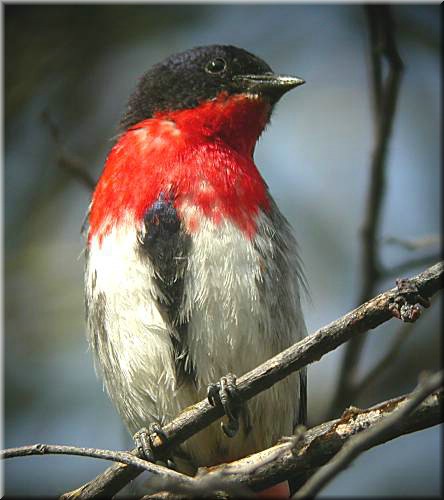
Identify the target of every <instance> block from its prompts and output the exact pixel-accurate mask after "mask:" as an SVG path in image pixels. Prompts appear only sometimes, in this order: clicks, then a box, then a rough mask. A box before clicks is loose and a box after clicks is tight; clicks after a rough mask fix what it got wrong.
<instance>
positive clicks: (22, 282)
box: [4, 4, 442, 497]
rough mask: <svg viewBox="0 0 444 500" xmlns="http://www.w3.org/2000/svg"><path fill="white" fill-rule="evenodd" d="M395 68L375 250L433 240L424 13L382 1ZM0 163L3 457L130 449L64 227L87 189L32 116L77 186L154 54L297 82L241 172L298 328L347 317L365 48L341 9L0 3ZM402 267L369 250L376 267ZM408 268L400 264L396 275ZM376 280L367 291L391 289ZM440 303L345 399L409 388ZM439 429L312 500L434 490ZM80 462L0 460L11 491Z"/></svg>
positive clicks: (312, 403) (426, 362)
mask: <svg viewBox="0 0 444 500" xmlns="http://www.w3.org/2000/svg"><path fill="white" fill-rule="evenodd" d="M393 15H394V18H395V22H396V24H397V43H398V48H399V52H400V55H401V57H402V59H403V61H404V63H405V66H406V69H405V73H404V78H403V81H402V83H401V92H400V98H399V106H398V112H397V115H396V119H395V123H394V131H393V136H392V140H391V142H390V145H389V155H388V165H387V169H388V171H387V195H386V199H385V202H384V204H383V214H384V215H383V224H382V231H381V232H382V234H381V236H383V237H398V238H403V239H409V240H410V239H417V238H422V237H428V236H429V235H439V233H440V216H439V214H440V210H439V208H440V186H441V178H440V177H441V171H440V137H441V135H440V134H441V122H440V110H441V109H442V108H441V102H440V83H441V82H440V35H441V33H440V30H441V27H440V12H439V6H438V5H436V6H432V5H428V6H415V5H404V6H398V5H396V6H393ZM4 35H5V37H4V40H5V51H4V53H5V101H4V104H5V109H4V113H5V115H4V116H5V129H4V134H5V135H4V137H5V155H4V159H5V170H4V203H5V211H4V229H5V237H4V242H5V249H4V250H5V253H4V276H5V284H4V375H5V376H4V382H5V387H4V398H5V406H4V410H5V420H4V423H5V429H4V441H5V442H4V446H5V447H12V446H19V445H24V444H31V443H37V442H43V443H54V444H55V443H57V444H72V445H77V446H88V447H97V448H107V449H124V448H127V447H128V446H130V441H129V438H128V436H127V434H126V431H125V430H124V428H123V426H122V425H121V423H120V419H119V417H118V416H117V414H116V412H115V410H114V408H113V407H112V406H111V403H110V402H109V401H108V398H107V396H106V395H105V394H104V392H103V391H102V386H101V382H100V381H99V380H98V379H97V378H96V377H95V374H94V368H93V362H92V356H91V353H90V352H88V349H87V343H86V339H85V325H84V309H83V265H84V262H83V255H82V251H83V246H84V242H83V239H82V236H81V234H80V228H81V225H82V222H83V219H84V216H85V213H86V210H87V206H88V203H89V197H90V192H89V191H88V189H87V188H86V187H85V186H84V185H82V184H81V183H79V182H78V181H77V180H75V179H74V178H73V177H72V175H70V174H69V172H67V171H66V170H63V169H60V168H59V167H58V165H57V157H58V152H59V151H58V147H57V145H56V144H55V142H54V139H53V137H52V136H51V133H50V131H49V129H48V126H47V124H45V122H44V121H43V120H42V113H44V112H49V113H50V115H51V117H52V119H53V121H54V122H55V123H57V124H58V132H59V135H60V140H61V141H62V143H63V147H64V149H65V151H66V154H67V155H69V156H72V157H75V158H77V159H79V160H80V161H81V162H82V163H83V164H84V165H85V168H86V169H87V170H88V171H89V173H90V174H91V176H93V177H94V178H95V179H97V177H98V176H99V174H100V171H101V168H102V165H103V162H104V159H105V157H106V154H107V152H108V150H109V149H110V147H111V146H112V144H113V137H115V134H116V127H117V123H118V120H119V117H120V114H121V113H122V111H123V108H124V106H125V103H126V100H127V98H128V95H129V93H130V92H131V91H132V89H133V88H134V86H135V83H136V81H137V78H138V77H139V76H141V74H142V73H143V72H144V71H145V70H146V69H148V67H150V66H151V65H152V64H153V63H156V62H158V61H160V60H161V59H163V58H164V57H166V56H168V55H170V54H171V53H174V52H177V51H181V50H185V49H187V48H190V47H192V46H196V45H205V44H211V43H227V44H234V45H238V46H240V47H243V48H245V49H247V50H249V51H251V52H254V53H255V54H257V55H258V56H260V57H262V58H263V59H265V60H266V61H267V62H268V63H270V65H271V66H272V68H273V69H274V70H276V71H279V72H283V73H290V74H296V75H298V76H301V77H303V78H304V79H305V80H306V81H307V84H306V85H304V86H303V87H301V88H299V89H297V90H296V91H294V92H291V93H290V94H288V95H287V96H285V98H284V99H283V101H282V102H281V103H280V104H279V105H278V107H277V109H276V112H275V114H274V119H273V123H272V125H271V126H270V127H269V129H268V131H267V132H266V133H265V134H264V135H263V136H262V137H261V139H260V142H259V144H258V146H257V149H256V154H255V159H256V164H257V165H258V166H259V168H260V170H261V172H262V175H263V176H264V178H265V179H266V181H267V183H268V185H269V186H270V189H271V192H272V193H273V195H274V197H275V199H276V201H277V202H278V204H279V205H280V207H281V209H282V211H283V212H284V213H285V214H286V216H287V217H288V219H289V220H290V222H291V223H292V225H293V227H294V228H295V232H296V235H297V238H298V241H299V243H300V246H301V252H302V257H303V260H304V263H305V270H306V275H307V279H308V282H309V285H310V291H311V300H307V301H306V302H305V313H306V318H307V324H308V329H309V331H310V332H314V331H315V330H316V329H317V328H319V327H321V326H323V325H325V324H327V323H328V322H330V321H332V320H334V319H336V318H337V317H339V316H340V315H342V314H344V313H345V312H347V311H348V310H350V309H351V308H353V307H354V306H355V305H356V301H357V296H358V293H359V286H360V284H361V276H360V237H359V228H360V225H361V222H362V220H363V216H364V209H365V200H366V192H367V187H368V181H369V164H370V157H371V150H372V145H373V131H374V129H373V121H372V102H371V89H370V78H369V57H368V54H369V42H368V30H367V23H366V17H365V14H364V10H363V8H362V7H361V6H358V5H340V6H326V5H323V6H320V5H310V6H309V5H288V4H287V5H279V6H278V5H217V4H213V5H198V4H194V5H165V4H164V5H127V6H123V5H78V6H69V5H58V6H57V5H51V6H50V5H40V6H39V5H32V6H26V5H11V4H10V5H6V6H5V7H4ZM433 252H435V253H437V252H438V245H435V247H433V248H430V247H428V248H426V249H423V250H421V251H417V252H415V253H414V254H412V252H411V251H408V250H406V249H405V248H402V247H400V246H399V245H388V244H383V245H382V260H383V263H384V264H385V265H386V266H391V265H397V264H399V263H401V262H404V261H405V260H406V259H409V258H411V257H412V256H413V255H414V256H421V255H428V254H430V253H433ZM420 270H421V268H420V267H419V268H418V267H417V268H411V269H410V270H409V271H407V272H406V273H405V274H406V275H407V276H410V275H412V274H415V273H416V272H419V271H420ZM393 284H394V283H393V278H391V279H390V280H385V281H384V280H383V281H381V282H379V283H378V288H379V289H381V290H382V289H385V288H388V287H391V286H393ZM439 302H440V299H439V298H438V299H437V300H435V301H434V305H433V307H432V308H431V309H430V310H429V311H427V313H426V314H424V316H423V318H421V319H420V320H419V321H418V323H417V325H415V327H414V330H413V332H412V334H411V335H410V336H409V337H408V339H407V340H406V342H405V343H404V345H403V348H402V350H401V352H400V353H399V355H398V356H397V357H396V360H395V361H394V362H392V363H391V364H390V366H389V367H388V369H387V370H386V371H385V372H384V373H383V374H382V375H381V377H380V378H379V379H378V380H377V381H376V382H375V384H373V385H372V386H371V387H369V388H368V390H367V391H365V392H364V393H363V394H361V395H360V397H359V400H357V401H355V404H357V405H358V406H362V407H365V406H368V405H371V404H375V403H377V402H378V401H382V400H384V399H387V398H389V397H394V396H397V395H400V394H403V393H405V392H408V391H410V390H411V389H413V387H414V386H415V384H416V381H417V377H418V374H419V373H420V372H421V371H423V370H433V369H436V368H437V367H438V366H439V365H440V355H439V353H440V347H441V346H440V312H439V309H440V303H439ZM399 326H400V324H399V322H395V321H391V322H389V323H388V324H386V325H384V326H383V327H381V328H379V329H378V330H377V331H375V332H374V333H372V334H371V335H370V336H369V338H368V341H367V344H366V347H365V350H364V353H363V357H362V361H361V363H360V368H359V370H360V374H365V373H366V372H367V370H368V369H369V368H371V367H372V366H373V365H374V363H375V362H377V360H378V359H380V357H381V356H383V354H384V353H385V352H386V350H387V348H388V346H389V344H390V342H391V339H392V338H393V335H394V334H395V332H396V331H397V329H398V328H399ZM342 354H343V348H341V349H338V350H336V351H334V352H333V353H330V354H328V355H327V356H325V357H324V358H322V360H321V361H320V362H318V363H315V364H313V365H311V366H310V367H309V418H310V424H311V425H313V424H316V423H319V422H320V421H322V420H323V419H325V415H326V412H327V411H328V408H329V404H330V403H331V399H332V395H333V392H334V388H335V382H336V380H337V375H338V370H339V366H340V361H341V358H342ZM440 448H441V428H440V427H434V428H432V429H429V430H426V431H422V432H419V433H416V434H414V435H411V436H407V437H402V438H399V439H397V440H395V441H393V442H391V443H388V444H385V445H383V446H379V447H377V448H375V449H373V450H371V451H370V452H367V453H365V454H364V455H363V456H361V457H360V458H359V459H358V460H357V461H356V462H354V463H353V465H352V466H351V467H350V468H349V469H347V471H346V472H344V473H342V474H341V475H339V476H338V477H337V478H336V479H335V480H334V481H333V482H332V483H331V484H330V485H329V486H328V487H327V488H325V489H324V491H323V492H322V494H323V495H330V496H331V495H339V496H345V495H351V496H356V495H358V494H365V495H369V496H376V495H382V496H390V495H402V496H405V495H413V496H416V495H420V496H427V495H438V494H440V492H441V472H440V471H441V465H442V464H441V461H442V456H441V452H440ZM107 465H108V464H107V463H104V462H100V461H95V460H92V459H87V458H74V457H61V456H59V457H31V458H20V459H19V458H16V459H13V460H10V461H7V463H6V464H5V467H4V480H5V492H6V494H7V495H10V496H19V495H21V496H27V497H29V496H42V495H58V494H60V493H62V492H64V491H68V490H71V489H74V488H76V487H78V486H80V484H82V483H83V482H85V481H87V480H89V479H91V478H92V477H93V476H94V475H95V474H97V473H99V472H100V471H102V470H104V469H105V467H106V466H107Z"/></svg>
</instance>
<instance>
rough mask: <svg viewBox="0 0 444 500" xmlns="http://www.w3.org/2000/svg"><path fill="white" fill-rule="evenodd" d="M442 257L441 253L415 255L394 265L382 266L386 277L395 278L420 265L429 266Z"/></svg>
mask: <svg viewBox="0 0 444 500" xmlns="http://www.w3.org/2000/svg"><path fill="white" fill-rule="evenodd" d="M440 258H441V255H440V254H433V255H424V256H423V257H413V258H412V259H409V260H406V261H404V262H401V264H397V265H395V266H392V267H384V268H382V273H383V276H384V278H394V277H398V276H402V275H403V274H404V273H406V272H408V271H410V270H411V269H415V267H416V268H418V267H424V266H429V265H430V264H431V263H432V262H436V261H437V260H438V259H440Z"/></svg>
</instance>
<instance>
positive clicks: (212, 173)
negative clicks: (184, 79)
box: [88, 93, 270, 240]
mask: <svg viewBox="0 0 444 500" xmlns="http://www.w3.org/2000/svg"><path fill="white" fill-rule="evenodd" d="M269 113H270V105H269V104H268V103H267V102H266V101H264V100H262V99H259V98H255V97H252V96H247V95H239V94H237V95H231V96H230V95H227V94H225V93H222V94H220V95H219V96H218V98H216V99H214V100H210V101H206V102H204V103H202V104H201V105H199V106H198V107H196V108H193V109H185V110H176V111H171V112H168V111H166V112H165V111H164V112H161V113H157V114H155V115H154V116H153V118H150V119H147V120H144V121H141V122H139V123H138V124H136V125H135V126H133V127H131V128H130V129H129V130H128V131H127V132H125V133H124V134H123V135H122V136H121V137H120V139H119V140H118V142H117V143H116V144H115V146H114V147H113V148H112V150H111V152H110V154H109V155H108V158H107V160H106V164H105V168H104V171H103V174H102V176H101V178H100V180H99V182H98V184H97V187H96V190H95V192H94V195H93V199H92V204H91V210H90V216H89V223H90V230H89V235H88V239H89V240H90V239H91V238H92V236H93V235H98V236H99V239H100V240H101V239H102V238H103V236H104V235H106V234H107V233H108V232H109V231H110V230H111V228H112V227H113V225H116V224H119V222H120V221H121V220H122V218H124V217H128V214H130V216H132V217H134V218H135V220H136V222H137V221H141V220H143V217H144V214H145V213H146V211H147V209H148V208H149V207H150V206H151V205H152V203H153V202H154V201H155V200H156V199H157V198H158V197H159V195H160V194H161V193H164V194H166V195H168V196H171V198H172V199H173V200H174V206H175V208H176V210H177V211H178V213H179V214H180V212H181V210H184V209H185V207H190V206H195V207H198V208H200V209H201V213H202V212H203V214H204V215H205V216H206V217H208V218H210V219H211V220H212V221H214V222H215V223H219V222H220V221H221V220H223V219H226V218H229V219H230V220H232V221H233V222H234V223H236V225H237V226H238V227H239V228H240V229H241V230H242V231H243V232H244V233H245V234H246V235H248V236H249V237H252V236H253V235H254V234H255V230H256V224H255V219H256V215H257V213H258V211H259V209H263V210H265V211H267V210H268V208H269V201H268V196H267V188H266V185H265V183H264V181H263V179H262V177H261V176H260V174H259V172H258V170H257V168H256V166H255V164H254V162H253V159H252V155H253V151H254V146H255V144H256V141H257V138H258V137H259V135H260V133H261V132H262V130H263V129H264V127H265V125H266V123H267V121H268V118H269ZM186 224H187V230H188V231H189V232H193V231H195V230H196V229H198V227H199V218H198V216H197V215H196V217H195V218H193V217H191V218H190V217H188V218H187V220H186Z"/></svg>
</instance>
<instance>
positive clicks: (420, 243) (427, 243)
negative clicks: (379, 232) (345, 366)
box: [381, 234, 441, 251]
mask: <svg viewBox="0 0 444 500" xmlns="http://www.w3.org/2000/svg"><path fill="white" fill-rule="evenodd" d="M440 241H441V237H440V236H439V235H437V234H430V235H429V236H423V237H422V238H417V239H415V240H406V239H403V238H398V237H396V236H386V237H385V238H382V239H381V243H384V244H386V245H396V246H399V247H402V248H405V249H406V250H410V251H417V250H423V249H424V248H429V247H431V246H437V245H439V244H440Z"/></svg>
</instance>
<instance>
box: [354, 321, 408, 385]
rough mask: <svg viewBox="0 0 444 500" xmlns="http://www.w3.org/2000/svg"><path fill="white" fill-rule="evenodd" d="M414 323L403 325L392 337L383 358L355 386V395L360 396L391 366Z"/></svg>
mask: <svg viewBox="0 0 444 500" xmlns="http://www.w3.org/2000/svg"><path fill="white" fill-rule="evenodd" d="M415 326H416V323H404V324H403V325H401V327H400V328H399V329H398V331H397V332H396V334H395V336H394V337H393V340H392V343H391V345H390V347H389V348H388V350H387V352H386V353H385V354H384V356H383V357H382V358H381V359H380V360H379V361H377V363H376V364H375V365H374V366H373V368H371V369H370V370H369V371H368V372H367V374H366V375H365V376H364V377H363V378H362V379H361V381H359V382H358V383H357V384H356V385H355V394H361V393H362V392H364V391H366V390H367V389H368V388H369V387H370V386H371V385H373V384H374V383H375V382H376V381H377V380H378V379H379V378H380V377H381V375H383V373H384V371H385V370H386V369H387V368H388V367H389V366H390V365H391V364H392V362H393V361H394V360H395V359H396V357H397V355H398V354H399V352H400V351H401V349H402V346H403V345H404V343H405V342H406V340H407V339H408V338H409V336H410V334H411V333H412V331H413V329H414V327H415Z"/></svg>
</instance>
